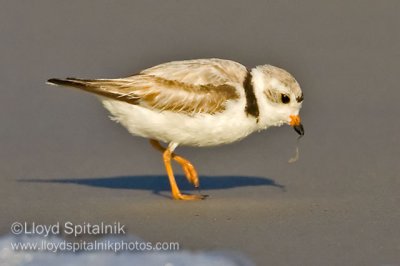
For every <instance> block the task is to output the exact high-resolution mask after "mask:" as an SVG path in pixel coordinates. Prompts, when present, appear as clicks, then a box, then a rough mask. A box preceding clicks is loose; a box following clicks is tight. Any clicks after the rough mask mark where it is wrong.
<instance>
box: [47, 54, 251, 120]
mask: <svg viewBox="0 0 400 266" xmlns="http://www.w3.org/2000/svg"><path fill="white" fill-rule="evenodd" d="M246 73H247V70H246V68H245V67H244V66H242V65H241V64H239V63H236V62H234V61H229V60H221V59H200V60H188V61H177V62H170V63H165V64H161V65H158V66H155V67H152V68H149V69H146V70H143V71H142V72H140V73H139V74H138V75H134V76H131V77H127V78H121V79H95V80H84V79H76V78H67V79H65V80H61V79H50V80H49V82H50V83H53V84H58V85H67V86H72V87H76V88H79V89H83V90H86V91H89V92H92V93H95V94H98V95H102V96H105V97H109V98H112V99H115V100H120V101H125V102H128V103H131V104H135V105H140V106H142V107H145V108H149V109H153V110H158V111H172V112H180V113H185V114H188V115H193V114H196V113H208V114H215V113H218V112H222V111H224V110H225V108H226V104H227V102H228V101H235V100H237V99H239V95H240V94H239V92H238V91H237V89H238V88H239V87H240V86H241V85H242V83H243V81H244V79H245V76H246Z"/></svg>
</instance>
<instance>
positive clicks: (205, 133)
mask: <svg viewBox="0 0 400 266" xmlns="http://www.w3.org/2000/svg"><path fill="white" fill-rule="evenodd" d="M101 100H102V102H103V105H104V107H105V108H106V109H108V110H109V111H110V112H111V114H112V115H113V120H115V121H117V122H119V123H121V124H122V125H123V126H124V127H126V128H127V129H128V131H129V132H130V133H132V134H134V135H138V136H141V137H145V138H152V139H157V140H160V141H163V142H176V143H178V144H180V145H188V146H214V145H220V144H226V143H231V142H234V141H237V140H240V139H242V138H244V137H246V136H247V135H249V134H250V133H252V132H253V131H255V130H256V125H257V124H256V120H255V119H254V118H253V117H247V116H246V114H245V112H244V103H243V105H242V104H237V103H236V104H235V105H232V106H230V107H228V108H227V110H226V111H224V112H223V113H219V114H215V115H210V114H196V115H194V116H187V115H184V114H179V113H175V112H170V111H163V112H159V111H153V110H150V109H147V108H144V107H140V106H137V105H132V104H129V103H125V102H122V101H116V100H111V99H107V98H101Z"/></svg>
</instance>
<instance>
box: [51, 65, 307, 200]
mask: <svg viewBox="0 0 400 266" xmlns="http://www.w3.org/2000/svg"><path fill="white" fill-rule="evenodd" d="M48 83H50V84H55V85H63V86H71V87H75V88H78V89H82V90H84V91H88V92H91V93H94V94H97V95H98V96H99V98H100V100H101V102H102V103H103V105H104V107H105V108H106V109H108V111H110V113H111V114H112V119H113V120H115V121H117V122H119V123H121V124H122V125H123V126H124V127H126V128H127V129H128V131H129V132H130V133H131V134H133V135H137V136H141V137H145V138H148V139H149V140H150V143H151V144H152V146H154V147H155V148H156V149H158V150H159V151H161V152H162V153H163V159H164V164H165V168H166V171H167V174H168V178H169V182H170V185H171V192H172V198H173V199H179V200H194V199H203V198H204V197H205V196H204V195H191V194H183V193H181V192H180V190H179V188H178V186H177V183H176V181H175V177H174V173H173V170H172V167H171V159H172V160H175V161H176V162H178V163H179V164H180V165H181V166H182V168H183V171H184V173H185V175H186V177H187V179H188V181H189V182H190V183H192V184H193V185H194V186H195V187H198V186H199V179H198V175H197V172H196V170H195V168H194V167H193V165H192V164H191V163H190V162H189V161H188V160H186V159H185V158H183V157H181V156H179V155H177V154H175V153H174V150H175V149H176V147H178V145H188V146H198V147H203V146H214V145H221V144H227V143H232V142H235V141H238V140H240V139H243V138H244V137H246V136H248V135H249V134H250V133H252V132H254V131H260V130H263V129H267V128H268V127H271V126H281V125H283V124H289V125H291V126H292V127H293V128H294V129H295V130H296V132H297V133H298V134H300V135H304V129H303V126H302V124H301V121H300V116H299V110H300V108H301V104H302V102H303V93H302V91H301V89H300V86H299V84H298V82H297V81H296V80H295V79H294V77H293V76H292V75H290V74H289V73H288V72H286V71H285V70H283V69H281V68H278V67H274V66H271V65H262V66H257V67H255V68H252V69H251V70H248V69H246V67H244V66H243V65H241V64H239V63H237V62H234V61H230V60H222V59H197V60H185V61H175V62H169V63H164V64H160V65H157V66H154V67H151V68H148V69H145V70H143V71H141V72H140V73H139V74H136V75H133V76H130V77H126V78H117V79H77V78H66V79H49V80H48ZM160 141H162V142H165V143H168V146H167V147H166V148H164V147H163V146H162V145H161V144H160Z"/></svg>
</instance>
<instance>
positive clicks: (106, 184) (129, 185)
mask: <svg viewBox="0 0 400 266" xmlns="http://www.w3.org/2000/svg"><path fill="white" fill-rule="evenodd" d="M175 178H176V181H177V182H178V184H179V187H180V188H181V189H182V190H196V188H194V187H193V186H192V185H191V184H189V183H188V182H187V180H186V177H185V176H184V175H175ZM199 179H200V188H201V189H202V190H203V189H204V190H213V189H229V188H235V187H248V186H272V187H277V188H280V189H282V190H283V191H284V190H285V187H284V186H283V185H280V184H278V183H276V182H275V181H274V180H272V179H269V178H265V177H255V176H233V175H230V176H200V177H199ZM18 181H19V182H37V183H60V184H78V185H85V186H92V187H102V188H112V189H135V190H149V191H152V192H153V193H154V194H157V195H161V194H160V192H163V191H169V190H170V187H169V183H168V177H167V176H166V175H137V176H113V177H98V178H69V179H20V180H18Z"/></svg>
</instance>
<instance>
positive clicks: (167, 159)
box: [163, 145, 205, 200]
mask: <svg viewBox="0 0 400 266" xmlns="http://www.w3.org/2000/svg"><path fill="white" fill-rule="evenodd" d="M173 149H174V147H171V145H169V146H168V148H167V149H165V151H164V153H163V159H164V164H165V169H166V170H167V174H168V179H169V183H170V185H171V193H172V198H173V199H176V200H199V199H204V198H205V196H203V195H187V194H182V193H181V192H180V190H179V188H178V185H177V184H176V180H175V176H174V172H173V171H172V166H171V158H172V151H171V150H173Z"/></svg>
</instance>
